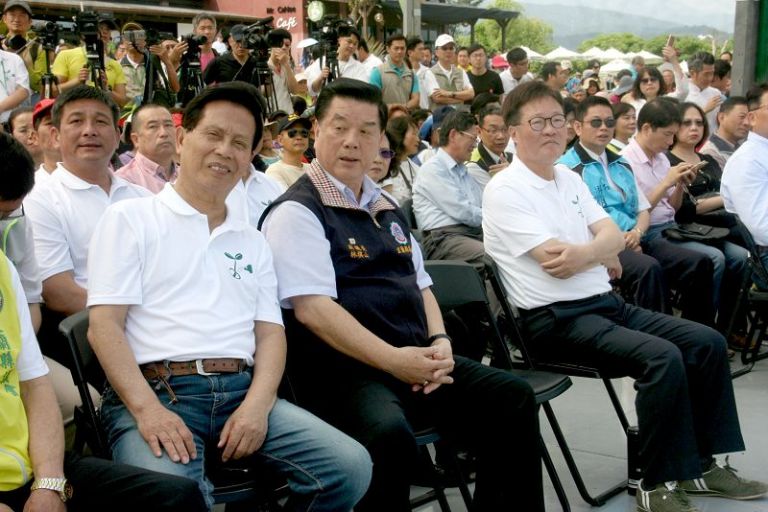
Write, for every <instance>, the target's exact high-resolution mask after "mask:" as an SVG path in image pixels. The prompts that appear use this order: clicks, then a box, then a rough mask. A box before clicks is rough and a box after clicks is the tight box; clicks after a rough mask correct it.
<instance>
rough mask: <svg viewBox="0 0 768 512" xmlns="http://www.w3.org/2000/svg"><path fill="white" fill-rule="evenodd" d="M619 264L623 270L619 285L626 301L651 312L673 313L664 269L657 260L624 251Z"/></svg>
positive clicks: (639, 253) (627, 250) (645, 255)
mask: <svg viewBox="0 0 768 512" xmlns="http://www.w3.org/2000/svg"><path fill="white" fill-rule="evenodd" d="M619 262H621V268H622V274H621V279H620V280H619V285H620V286H621V289H622V295H624V298H625V299H627V300H628V301H629V302H631V303H632V304H634V305H635V306H639V307H641V308H645V309H650V310H651V311H658V312H660V313H668V312H670V311H671V308H670V307H669V290H668V289H667V284H666V280H665V278H664V269H662V268H661V264H659V262H658V261H657V260H656V258H654V257H652V256H648V255H647V254H645V253H641V252H635V251H633V250H631V249H624V250H623V251H621V252H620V253H619Z"/></svg>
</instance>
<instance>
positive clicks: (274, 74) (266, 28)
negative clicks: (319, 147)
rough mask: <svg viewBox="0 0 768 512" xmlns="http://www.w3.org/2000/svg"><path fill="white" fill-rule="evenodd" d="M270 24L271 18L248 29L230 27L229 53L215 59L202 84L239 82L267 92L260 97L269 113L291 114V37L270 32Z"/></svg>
mask: <svg viewBox="0 0 768 512" xmlns="http://www.w3.org/2000/svg"><path fill="white" fill-rule="evenodd" d="M270 21H271V18H265V19H264V20H261V21H260V22H258V23H255V24H253V25H251V26H249V27H246V26H245V25H235V26H234V27H232V29H231V30H230V31H229V46H230V49H231V51H230V52H229V53H225V54H224V55H221V56H219V57H216V59H214V61H213V62H212V63H211V64H210V66H208V68H207V69H206V70H205V74H204V75H203V80H204V81H205V83H206V84H211V83H215V82H216V83H220V82H231V81H235V80H240V81H243V82H248V83H251V84H253V85H255V86H258V87H260V88H266V89H268V90H263V89H262V93H263V94H264V96H265V98H267V101H268V102H269V103H270V105H269V106H270V110H271V111H275V110H282V111H284V112H286V113H290V112H293V102H292V101H291V94H296V93H298V92H299V84H298V83H297V82H296V76H295V75H294V73H293V69H292V67H291V41H292V39H291V33H290V32H288V31H287V30H285V29H271V26H270V25H269V22H270ZM252 50H253V53H252ZM265 75H266V76H265ZM270 87H271V89H270Z"/></svg>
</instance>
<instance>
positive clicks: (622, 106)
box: [611, 101, 635, 117]
mask: <svg viewBox="0 0 768 512" xmlns="http://www.w3.org/2000/svg"><path fill="white" fill-rule="evenodd" d="M611 110H613V117H621V116H623V115H624V114H626V113H627V112H629V111H630V110H631V111H632V112H634V111H635V107H634V106H632V105H631V104H629V103H624V102H623V101H620V102H618V103H616V104H615V105H613V107H612V108H611Z"/></svg>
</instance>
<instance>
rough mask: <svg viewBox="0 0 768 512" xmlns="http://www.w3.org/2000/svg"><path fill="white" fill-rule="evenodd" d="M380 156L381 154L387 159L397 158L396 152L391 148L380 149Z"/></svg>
mask: <svg viewBox="0 0 768 512" xmlns="http://www.w3.org/2000/svg"><path fill="white" fill-rule="evenodd" d="M379 156H381V158H383V159H385V160H392V159H393V158H395V152H394V151H392V150H391V149H384V148H382V149H380V150H379Z"/></svg>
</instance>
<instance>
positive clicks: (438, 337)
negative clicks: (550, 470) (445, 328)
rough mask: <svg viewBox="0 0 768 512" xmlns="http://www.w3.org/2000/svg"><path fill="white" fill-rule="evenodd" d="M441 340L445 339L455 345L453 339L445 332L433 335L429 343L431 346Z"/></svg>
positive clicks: (428, 340)
mask: <svg viewBox="0 0 768 512" xmlns="http://www.w3.org/2000/svg"><path fill="white" fill-rule="evenodd" d="M440 338H445V339H447V340H448V342H449V343H453V340H452V339H451V337H450V336H448V335H447V334H445V333H444V332H441V333H438V334H433V335H432V336H430V337H429V339H427V343H428V344H429V345H431V344H433V343H434V342H435V341H437V340H439V339H440Z"/></svg>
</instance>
